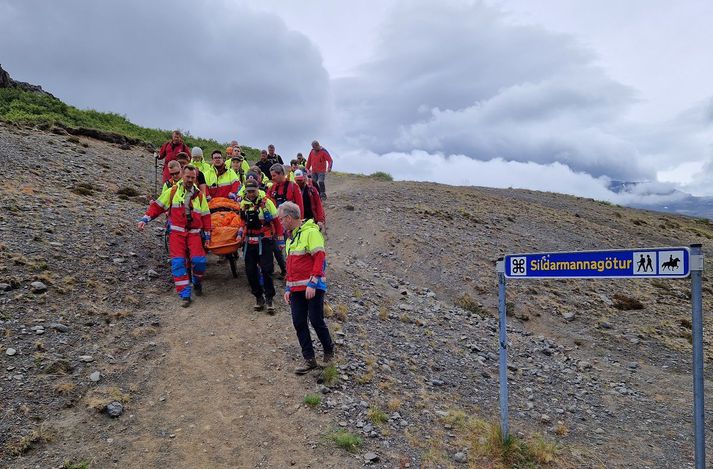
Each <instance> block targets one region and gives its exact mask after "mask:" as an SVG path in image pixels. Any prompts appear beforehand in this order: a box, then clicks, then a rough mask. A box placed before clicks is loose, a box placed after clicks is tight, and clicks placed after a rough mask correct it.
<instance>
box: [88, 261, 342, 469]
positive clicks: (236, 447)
mask: <svg viewBox="0 0 713 469" xmlns="http://www.w3.org/2000/svg"><path fill="white" fill-rule="evenodd" d="M239 267H242V263H241V264H239ZM245 283H246V281H245V278H244V273H242V272H241V273H240V275H239V277H238V279H237V280H234V279H232V278H231V277H230V274H229V269H228V266H227V264H216V262H215V260H213V261H212V262H210V265H209V277H208V278H207V279H206V291H205V295H204V296H203V297H202V298H197V299H196V301H194V303H193V305H192V306H191V307H190V308H187V309H183V308H180V307H179V304H178V302H177V301H176V300H175V298H174V297H173V296H172V295H171V296H169V295H166V296H167V300H166V304H165V310H164V311H163V313H162V314H161V320H162V327H161V329H162V332H161V335H160V336H159V337H160V343H159V344H157V346H159V347H165V349H166V353H165V356H164V357H163V358H162V359H161V360H159V361H158V362H157V363H156V364H155V366H153V369H151V370H147V374H150V375H151V378H150V383H151V387H150V389H149V390H148V392H147V393H146V394H145V395H143V396H142V397H141V399H140V401H138V402H136V403H134V404H133V405H131V406H130V409H129V410H128V413H130V414H131V415H133V418H132V417H129V416H124V417H122V418H127V417H129V418H130V420H131V422H132V424H131V425H130V427H129V428H128V430H127V432H126V435H125V436H124V437H123V438H122V439H124V443H125V449H123V450H122V451H121V452H120V453H118V454H117V453H115V454H114V455H113V458H112V459H111V462H112V463H114V464H116V465H117V466H119V467H172V468H173V467H176V468H178V467H191V468H197V467H291V466H292V467H320V468H321V467H325V468H326V467H334V468H337V467H338V468H344V467H350V466H354V465H356V460H354V459H352V458H351V457H350V456H349V455H348V454H346V453H345V452H344V451H342V450H340V449H335V448H334V447H333V446H332V445H331V443H326V442H325V440H324V435H325V433H328V432H329V431H330V430H331V427H330V425H331V424H330V422H329V419H328V418H327V417H326V416H323V415H320V414H319V413H318V412H319V411H317V410H313V409H310V408H308V407H307V406H306V405H304V404H303V403H302V402H303V399H304V395H305V394H307V393H309V392H313V389H314V386H315V378H316V376H315V375H311V376H305V377H298V376H295V375H294V374H293V373H292V368H293V366H294V365H296V364H298V363H299V362H298V357H299V350H298V346H297V341H296V338H295V336H294V331H293V329H292V324H291V322H290V316H289V312H288V309H287V306H286V305H284V304H283V303H280V304H277V303H276V304H277V310H278V312H277V314H276V315H275V316H268V315H266V314H265V313H264V312H262V313H256V312H254V311H253V307H252V306H253V299H252V295H250V292H249V290H248V288H247V286H246V285H244V284H245ZM280 286H281V285H279V283H278V284H277V285H276V287H278V290H279V287H280ZM115 439H116V438H115ZM94 462H95V463H96V464H97V466H96V467H105V464H107V463H109V461H97V460H95V461H94Z"/></svg>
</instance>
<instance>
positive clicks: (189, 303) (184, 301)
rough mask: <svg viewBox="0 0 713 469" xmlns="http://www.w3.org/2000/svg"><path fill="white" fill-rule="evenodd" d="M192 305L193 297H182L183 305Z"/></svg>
mask: <svg viewBox="0 0 713 469" xmlns="http://www.w3.org/2000/svg"><path fill="white" fill-rule="evenodd" d="M190 305H191V298H190V297H188V298H181V306H182V307H183V308H188V307H189V306H190Z"/></svg>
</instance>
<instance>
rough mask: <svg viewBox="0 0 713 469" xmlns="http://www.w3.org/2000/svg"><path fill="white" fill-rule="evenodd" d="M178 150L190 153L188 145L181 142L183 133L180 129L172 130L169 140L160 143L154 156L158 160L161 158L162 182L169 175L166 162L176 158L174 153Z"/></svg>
mask: <svg viewBox="0 0 713 469" xmlns="http://www.w3.org/2000/svg"><path fill="white" fill-rule="evenodd" d="M180 152H184V153H186V154H187V155H190V154H191V149H190V148H188V145H186V144H185V143H183V134H182V133H181V131H180V130H174V131H173V133H172V134H171V140H169V141H168V142H166V143H164V144H163V145H161V149H160V150H159V152H158V156H157V157H156V158H157V159H159V160H163V179H162V182H166V181H168V179H169V178H170V175H169V174H168V163H169V161H173V160H175V159H176V155H178V154H179V153H180Z"/></svg>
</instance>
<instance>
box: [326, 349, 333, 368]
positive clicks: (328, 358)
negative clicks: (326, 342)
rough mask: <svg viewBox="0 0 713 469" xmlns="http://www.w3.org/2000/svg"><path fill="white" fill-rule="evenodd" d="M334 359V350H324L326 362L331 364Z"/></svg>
mask: <svg viewBox="0 0 713 469" xmlns="http://www.w3.org/2000/svg"><path fill="white" fill-rule="evenodd" d="M333 361H334V350H332V351H331V352H324V364H325V365H329V364H331V363H332V362H333Z"/></svg>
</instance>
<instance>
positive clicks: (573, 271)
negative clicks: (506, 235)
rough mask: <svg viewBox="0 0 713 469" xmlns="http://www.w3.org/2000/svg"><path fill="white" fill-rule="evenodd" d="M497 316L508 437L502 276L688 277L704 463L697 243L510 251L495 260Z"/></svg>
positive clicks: (699, 467)
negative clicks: (548, 250)
mask: <svg viewBox="0 0 713 469" xmlns="http://www.w3.org/2000/svg"><path fill="white" fill-rule="evenodd" d="M496 272H497V274H498V313H499V316H500V428H501V431H502V438H503V441H504V440H505V439H507V438H508V436H509V417H508V383H507V334H506V333H507V324H506V316H507V315H506V313H507V310H506V301H505V296H506V292H505V280H506V279H508V278H510V279H548V278H549V279H555V278H558V279H561V278H593V279H633V278H659V279H660V278H685V277H688V276H689V275H690V276H691V302H692V316H693V317H692V321H691V324H692V327H693V398H694V403H693V420H694V424H695V444H696V452H695V459H696V469H704V467H705V426H704V399H703V394H704V387H703V299H702V277H703V254H702V251H701V245H700V244H693V245H691V247H690V249H689V248H688V247H664V248H642V249H618V250H609V251H574V252H539V253H526V254H510V255H507V256H505V257H504V258H500V259H498V262H497V264H496Z"/></svg>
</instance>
